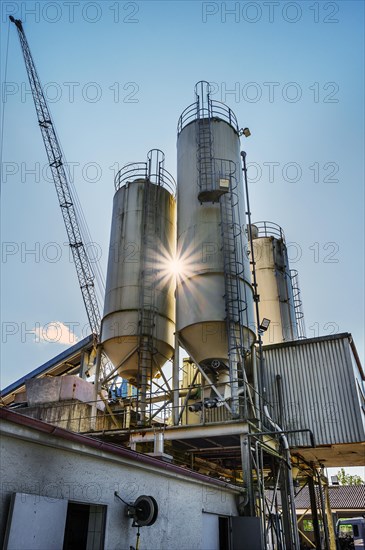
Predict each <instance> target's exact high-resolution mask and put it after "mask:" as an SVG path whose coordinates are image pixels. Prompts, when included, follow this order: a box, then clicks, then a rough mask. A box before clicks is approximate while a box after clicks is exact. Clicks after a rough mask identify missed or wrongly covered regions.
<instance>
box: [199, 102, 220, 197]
mask: <svg viewBox="0 0 365 550" xmlns="http://www.w3.org/2000/svg"><path fill="white" fill-rule="evenodd" d="M200 114H202V118H198V121H197V132H196V141H197V165H198V187H199V195H198V198H199V200H202V201H204V195H205V194H206V193H209V192H210V191H212V190H213V188H214V182H215V178H214V156H213V135H212V128H211V117H210V116H209V107H208V112H207V113H206V115H207V116H206V118H205V117H204V115H205V113H204V111H203V113H200V112H199V115H200Z"/></svg>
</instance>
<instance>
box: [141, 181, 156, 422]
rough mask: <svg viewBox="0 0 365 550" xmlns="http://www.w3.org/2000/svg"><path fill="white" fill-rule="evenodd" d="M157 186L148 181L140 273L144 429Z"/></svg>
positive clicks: (151, 334) (153, 309)
mask: <svg viewBox="0 0 365 550" xmlns="http://www.w3.org/2000/svg"><path fill="white" fill-rule="evenodd" d="M155 191H156V186H155V185H154V184H152V183H151V181H150V180H149V178H148V177H146V181H145V187H144V195H143V210H142V227H143V238H142V247H141V272H140V288H141V296H140V307H139V324H138V336H139V345H138V380H137V384H138V387H139V391H138V394H137V395H138V397H137V408H138V409H139V413H140V417H139V421H138V423H139V424H140V425H145V423H146V409H147V390H148V380H149V379H150V380H151V379H152V370H153V356H154V354H155V353H156V350H155V348H154V332H155V330H154V329H155V323H156V307H155V286H156V262H155V260H154V257H153V256H154V252H153V251H154V250H155V248H156V242H155V227H156V214H157V212H156V211H157V201H156V198H157V196H156V192H155Z"/></svg>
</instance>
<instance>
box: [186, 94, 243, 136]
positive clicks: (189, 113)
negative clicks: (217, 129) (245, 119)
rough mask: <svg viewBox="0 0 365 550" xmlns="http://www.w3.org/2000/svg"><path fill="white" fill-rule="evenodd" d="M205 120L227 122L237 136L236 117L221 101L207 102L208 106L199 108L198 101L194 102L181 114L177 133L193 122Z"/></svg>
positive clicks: (211, 100) (210, 100)
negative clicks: (214, 119)
mask: <svg viewBox="0 0 365 550" xmlns="http://www.w3.org/2000/svg"><path fill="white" fill-rule="evenodd" d="M205 118H217V119H219V120H223V121H224V122H228V124H230V126H232V128H233V129H234V131H235V132H237V134H238V133H239V126H238V122H237V118H236V115H235V114H234V112H233V111H232V109H230V107H228V106H227V105H225V103H222V102H221V101H215V100H213V99H210V98H209V100H208V106H205V107H199V101H195V102H194V103H192V104H191V105H189V106H188V107H186V109H185V110H184V111H183V112H182V113H181V115H180V118H179V120H178V123H177V133H178V135H179V134H180V132H181V131H182V130H183V129H184V128H185V126H187V125H188V124H190V123H191V122H194V120H201V119H205Z"/></svg>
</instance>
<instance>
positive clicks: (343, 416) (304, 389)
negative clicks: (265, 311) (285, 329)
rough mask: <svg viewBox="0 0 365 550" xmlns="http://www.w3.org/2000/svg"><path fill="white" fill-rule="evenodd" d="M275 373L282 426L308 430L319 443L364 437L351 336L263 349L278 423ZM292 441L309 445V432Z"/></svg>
mask: <svg viewBox="0 0 365 550" xmlns="http://www.w3.org/2000/svg"><path fill="white" fill-rule="evenodd" d="M356 370H357V371H358V372H355V371H356ZM276 375H280V376H281V384H282V395H283V424H284V426H283V428H285V429H295V430H296V429H303V428H309V429H310V430H312V431H313V433H314V435H315V438H316V443H317V445H330V444H336V443H354V442H360V441H365V414H364V411H363V410H362V408H361V403H360V398H359V394H358V388H357V387H356V377H358V376H359V368H358V366H357V364H356V362H355V361H354V360H353V353H352V350H351V346H350V335H348V334H345V335H338V336H334V337H333V338H329V337H323V338H313V339H310V340H300V341H296V342H292V343H287V344H281V345H280V344H278V345H273V346H267V347H264V378H265V380H266V389H267V399H268V401H269V402H270V403H271V405H272V407H269V409H270V411H271V413H272V415H273V418H275V420H276V421H279V419H280V414H279V407H278V388H277V381H276ZM289 442H290V444H291V445H292V446H309V445H310V443H309V438H308V434H295V435H291V436H290V440H289Z"/></svg>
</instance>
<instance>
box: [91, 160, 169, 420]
mask: <svg viewBox="0 0 365 550" xmlns="http://www.w3.org/2000/svg"><path fill="white" fill-rule="evenodd" d="M163 166H164V155H163V153H162V152H161V151H159V150H157V149H155V150H152V151H150V152H149V153H148V156H147V162H142V163H131V164H127V165H126V166H124V167H123V168H122V169H121V170H120V172H118V174H117V176H116V178H115V186H116V193H115V196H114V205H113V215H112V226H111V236H110V248H109V258H108V272H107V282H106V293H105V305H104V315H103V321H102V331H101V343H102V345H103V348H104V350H105V352H106V354H107V355H108V357H109V358H110V360H111V361H112V363H113V364H114V366H116V367H118V371H117V372H118V374H119V375H120V376H122V377H123V378H125V379H127V380H128V381H129V382H130V383H131V384H133V385H135V386H137V387H138V388H140V394H141V396H142V397H141V400H142V401H143V400H145V398H146V391H147V388H148V384H149V382H148V381H149V380H150V379H151V378H153V376H154V375H155V374H156V372H157V370H158V369H159V368H160V367H161V366H162V365H163V364H164V363H165V362H166V361H167V360H168V359H170V358H171V357H172V355H173V351H174V332H175V297H174V290H175V288H174V280H173V278H172V277H171V274H170V273H169V269H168V264H169V262H170V261H171V260H172V258H174V256H175V249H176V201H175V197H174V194H175V182H174V179H173V178H172V176H171V175H170V174H169V172H167V171H166V170H165V169H164V167H163ZM140 408H141V409H142V413H143V412H144V410H145V403H143V402H142V404H141V406H140Z"/></svg>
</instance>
